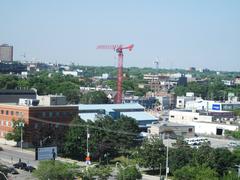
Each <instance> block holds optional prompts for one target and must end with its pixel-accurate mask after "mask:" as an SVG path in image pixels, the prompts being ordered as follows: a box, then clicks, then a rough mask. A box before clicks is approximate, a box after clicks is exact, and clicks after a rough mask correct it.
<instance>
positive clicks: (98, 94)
mask: <svg viewBox="0 0 240 180" xmlns="http://www.w3.org/2000/svg"><path fill="white" fill-rule="evenodd" d="M80 103H83V104H108V103H109V99H108V97H107V96H106V94H105V93H104V92H103V91H93V92H88V93H86V94H83V95H82V97H81V98H80Z"/></svg>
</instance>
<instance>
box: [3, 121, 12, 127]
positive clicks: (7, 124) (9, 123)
mask: <svg viewBox="0 0 240 180" xmlns="http://www.w3.org/2000/svg"><path fill="white" fill-rule="evenodd" d="M1 126H7V127H13V122H12V121H7V120H6V121H4V120H1Z"/></svg>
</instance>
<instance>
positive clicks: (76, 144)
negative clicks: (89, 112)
mask: <svg viewBox="0 0 240 180" xmlns="http://www.w3.org/2000/svg"><path fill="white" fill-rule="evenodd" d="M86 129H87V123H86V122H85V121H84V120H82V119H80V118H75V119H74V120H73V121H72V122H71V124H70V127H69V129H68V131H67V133H66V137H65V143H64V148H63V152H64V155H65V156H68V157H71V158H74V159H80V160H84V159H85V157H86V137H87V131H86Z"/></svg>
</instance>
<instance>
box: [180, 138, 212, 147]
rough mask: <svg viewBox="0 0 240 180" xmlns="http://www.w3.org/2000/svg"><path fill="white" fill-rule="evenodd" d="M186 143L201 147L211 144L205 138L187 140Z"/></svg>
mask: <svg viewBox="0 0 240 180" xmlns="http://www.w3.org/2000/svg"><path fill="white" fill-rule="evenodd" d="M184 141H185V142H186V143H187V144H188V145H190V146H196V145H201V144H203V143H208V144H210V141H209V140H208V139H207V138H205V137H193V138H185V139H184Z"/></svg>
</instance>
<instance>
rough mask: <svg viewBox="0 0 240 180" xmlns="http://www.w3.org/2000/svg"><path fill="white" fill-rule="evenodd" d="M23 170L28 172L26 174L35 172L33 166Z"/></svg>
mask: <svg viewBox="0 0 240 180" xmlns="http://www.w3.org/2000/svg"><path fill="white" fill-rule="evenodd" d="M24 170H25V171H28V172H33V171H34V170H36V168H35V167H33V166H27V167H25V168H24Z"/></svg>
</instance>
